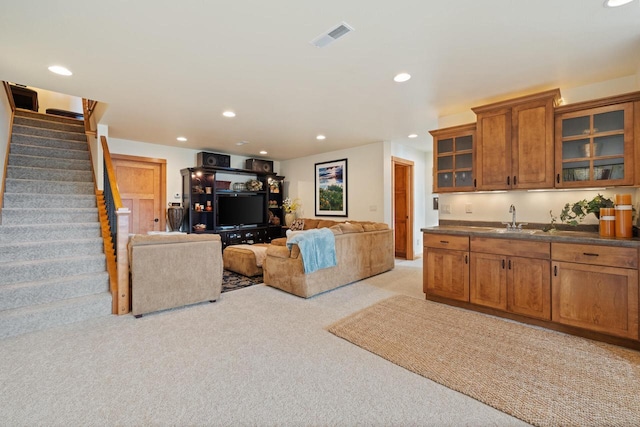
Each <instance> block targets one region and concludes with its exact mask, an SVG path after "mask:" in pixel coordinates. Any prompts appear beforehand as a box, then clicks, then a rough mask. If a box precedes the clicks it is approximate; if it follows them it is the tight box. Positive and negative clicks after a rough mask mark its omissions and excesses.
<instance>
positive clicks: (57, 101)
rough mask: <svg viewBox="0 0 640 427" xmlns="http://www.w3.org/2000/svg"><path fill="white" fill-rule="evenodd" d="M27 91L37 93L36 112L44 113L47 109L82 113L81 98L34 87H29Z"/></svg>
mask: <svg viewBox="0 0 640 427" xmlns="http://www.w3.org/2000/svg"><path fill="white" fill-rule="evenodd" d="M29 89H32V90H35V91H36V92H38V105H39V109H38V112H40V113H45V112H46V111H47V108H55V109H58V110H65V111H73V112H74V113H82V98H78V97H77V96H71V95H64V94H62V93H57V92H51V91H49V90H45V89H39V88H35V87H29Z"/></svg>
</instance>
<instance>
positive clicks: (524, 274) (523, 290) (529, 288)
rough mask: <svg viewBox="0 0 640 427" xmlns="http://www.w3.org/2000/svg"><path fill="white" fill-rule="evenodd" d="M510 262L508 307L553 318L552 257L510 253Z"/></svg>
mask: <svg viewBox="0 0 640 427" xmlns="http://www.w3.org/2000/svg"><path fill="white" fill-rule="evenodd" d="M507 264H508V265H507V276H508V278H507V310H508V311H510V312H512V313H516V314H521V315H523V316H528V317H535V318H537V319H544V320H551V268H550V264H551V263H550V262H549V260H546V259H534V258H519V257H510V258H509V259H508V261H507Z"/></svg>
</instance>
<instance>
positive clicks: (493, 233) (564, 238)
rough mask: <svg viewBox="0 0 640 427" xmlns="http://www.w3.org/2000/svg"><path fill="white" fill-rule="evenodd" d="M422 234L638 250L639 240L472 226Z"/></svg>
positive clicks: (594, 233) (446, 227)
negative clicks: (508, 230)
mask: <svg viewBox="0 0 640 427" xmlns="http://www.w3.org/2000/svg"><path fill="white" fill-rule="evenodd" d="M421 231H422V232H423V233H445V234H456V235H469V236H481V237H491V238H496V239H519V240H530V241H541V242H562V243H578V244H596V245H607V246H620V247H630V248H638V247H640V238H637V237H634V238H631V239H623V238H605V237H600V235H599V234H598V232H597V231H558V230H556V231H542V230H538V229H527V230H523V231H522V232H504V226H503V225H501V226H500V227H497V226H496V227H491V226H472V225H439V226H434V227H425V228H422V229H421Z"/></svg>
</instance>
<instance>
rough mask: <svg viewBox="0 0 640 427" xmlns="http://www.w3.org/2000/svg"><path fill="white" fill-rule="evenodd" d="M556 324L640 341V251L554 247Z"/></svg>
mask: <svg viewBox="0 0 640 427" xmlns="http://www.w3.org/2000/svg"><path fill="white" fill-rule="evenodd" d="M551 248H552V249H551V251H552V257H553V265H552V268H553V277H552V285H551V286H552V300H553V321H554V322H557V323H561V324H564V325H570V326H575V327H578V328H584V329H589V330H592V331H597V332H602V333H605V334H610V335H616V336H620V337H624V338H631V339H638V250H637V249H636V248H617V247H611V246H599V245H580V244H571V243H552V244H551Z"/></svg>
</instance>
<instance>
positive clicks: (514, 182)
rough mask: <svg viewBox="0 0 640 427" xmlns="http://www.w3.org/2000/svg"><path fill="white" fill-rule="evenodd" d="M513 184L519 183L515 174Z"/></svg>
mask: <svg viewBox="0 0 640 427" xmlns="http://www.w3.org/2000/svg"><path fill="white" fill-rule="evenodd" d="M513 185H518V184H517V181H516V176H515V175H514V176H513Z"/></svg>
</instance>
